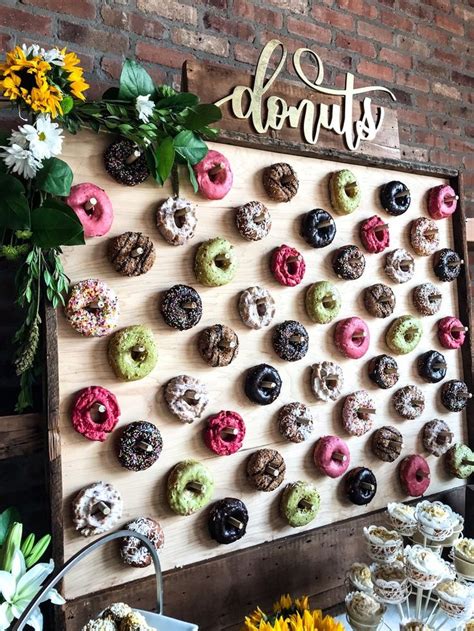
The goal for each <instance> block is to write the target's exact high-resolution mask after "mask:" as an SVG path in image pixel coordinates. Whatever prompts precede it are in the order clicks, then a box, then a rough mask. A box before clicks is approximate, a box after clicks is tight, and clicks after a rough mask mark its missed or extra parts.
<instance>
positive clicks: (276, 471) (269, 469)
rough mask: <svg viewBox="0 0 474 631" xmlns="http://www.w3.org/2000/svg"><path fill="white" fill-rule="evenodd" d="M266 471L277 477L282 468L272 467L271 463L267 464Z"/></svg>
mask: <svg viewBox="0 0 474 631" xmlns="http://www.w3.org/2000/svg"><path fill="white" fill-rule="evenodd" d="M265 473H268V475H272V476H273V477H274V478H276V477H278V476H279V475H280V470H279V469H277V468H276V467H272V466H271V465H270V464H267V466H266V467H265Z"/></svg>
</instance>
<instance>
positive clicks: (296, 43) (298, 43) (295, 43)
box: [259, 31, 308, 58]
mask: <svg viewBox="0 0 474 631" xmlns="http://www.w3.org/2000/svg"><path fill="white" fill-rule="evenodd" d="M271 39H278V40H279V41H280V42H281V43H282V44H283V46H284V47H285V48H286V50H287V52H288V53H294V52H295V50H296V49H297V48H305V47H306V46H307V45H308V44H307V43H306V42H303V40H301V39H296V37H293V36H292V37H286V36H285V35H281V34H280V33H274V32H272V31H260V33H259V40H260V46H261V47H263V46H264V45H265V44H266V43H267V42H268V41H269V40H271ZM274 57H275V58H277V55H276V54H275V55H274Z"/></svg>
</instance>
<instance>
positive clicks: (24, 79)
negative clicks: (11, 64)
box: [16, 68, 36, 92]
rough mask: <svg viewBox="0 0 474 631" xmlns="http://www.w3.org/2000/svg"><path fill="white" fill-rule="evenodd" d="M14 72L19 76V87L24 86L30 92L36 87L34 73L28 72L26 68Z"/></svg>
mask: <svg viewBox="0 0 474 631" xmlns="http://www.w3.org/2000/svg"><path fill="white" fill-rule="evenodd" d="M16 74H17V75H18V76H19V77H20V80H21V84H20V85H21V87H22V88H25V90H26V91H27V92H31V90H32V89H33V88H34V87H36V80H35V75H34V74H33V73H31V72H28V70H27V69H26V68H23V69H22V70H19V71H18V72H17V73H16Z"/></svg>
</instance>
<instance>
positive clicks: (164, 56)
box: [135, 40, 190, 68]
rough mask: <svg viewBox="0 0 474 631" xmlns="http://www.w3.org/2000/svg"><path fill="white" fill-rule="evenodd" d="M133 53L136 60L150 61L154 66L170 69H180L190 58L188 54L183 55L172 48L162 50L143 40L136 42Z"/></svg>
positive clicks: (160, 47) (162, 48)
mask: <svg viewBox="0 0 474 631" xmlns="http://www.w3.org/2000/svg"><path fill="white" fill-rule="evenodd" d="M135 52H136V55H137V57H138V59H141V60H142V61H151V62H152V63H154V64H159V65H161V66H168V67H170V68H181V66H182V65H183V63H184V62H185V61H186V59H189V58H190V54H189V53H183V52H181V51H179V50H173V49H172V48H164V47H162V46H157V45H156V44H150V43H149V42H144V41H143V40H139V41H138V42H137V46H136V49H135Z"/></svg>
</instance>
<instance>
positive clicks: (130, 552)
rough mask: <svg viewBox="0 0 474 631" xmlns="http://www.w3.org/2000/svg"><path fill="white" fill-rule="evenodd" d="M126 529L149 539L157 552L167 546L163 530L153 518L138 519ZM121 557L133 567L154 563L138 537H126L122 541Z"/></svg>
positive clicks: (127, 525) (126, 526)
mask: <svg viewBox="0 0 474 631" xmlns="http://www.w3.org/2000/svg"><path fill="white" fill-rule="evenodd" d="M124 527H125V529H126V530H132V531H133V532H138V533H139V534H141V535H144V536H145V537H147V539H149V540H150V541H151V543H152V544H153V546H154V548H155V549H156V550H161V549H162V548H163V546H164V544H165V533H164V532H163V528H162V527H161V526H160V524H159V523H158V522H157V521H155V520H154V519H152V518H151V517H137V519H134V520H133V521H131V522H129V523H128V524H126V525H125V526H124ZM120 556H121V557H122V561H123V562H124V563H125V564H126V565H131V566H132V567H147V566H148V565H151V561H152V558H151V554H150V551H149V550H148V548H147V547H146V546H145V545H144V544H143V543H142V541H140V539H138V538H137V537H124V538H123V539H122V540H121V541H120Z"/></svg>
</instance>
